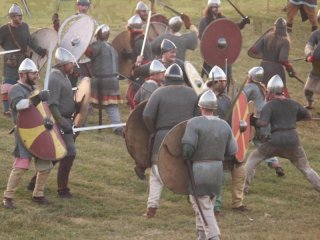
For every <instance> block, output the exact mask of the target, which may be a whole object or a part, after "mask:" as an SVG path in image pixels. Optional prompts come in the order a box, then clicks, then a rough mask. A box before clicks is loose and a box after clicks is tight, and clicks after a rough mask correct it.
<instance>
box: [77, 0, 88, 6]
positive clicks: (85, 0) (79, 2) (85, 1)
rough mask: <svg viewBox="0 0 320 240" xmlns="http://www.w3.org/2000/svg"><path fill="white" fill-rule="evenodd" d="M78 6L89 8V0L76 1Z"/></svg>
mask: <svg viewBox="0 0 320 240" xmlns="http://www.w3.org/2000/svg"><path fill="white" fill-rule="evenodd" d="M77 4H78V5H83V6H89V5H90V0H77Z"/></svg>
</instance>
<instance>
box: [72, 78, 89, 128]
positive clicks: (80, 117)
mask: <svg viewBox="0 0 320 240" xmlns="http://www.w3.org/2000/svg"><path fill="white" fill-rule="evenodd" d="M90 94H91V86H90V78H88V77H84V78H83V79H81V80H80V82H79V83H78V87H77V90H76V93H75V95H74V99H75V102H76V103H77V104H79V105H80V107H79V109H77V110H78V111H79V112H78V113H77V114H76V115H75V118H74V121H73V122H74V125H75V126H77V127H82V126H83V125H84V124H85V122H86V120H87V117H88V113H89V106H90V100H91V95H90Z"/></svg>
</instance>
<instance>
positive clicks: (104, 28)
mask: <svg viewBox="0 0 320 240" xmlns="http://www.w3.org/2000/svg"><path fill="white" fill-rule="evenodd" d="M99 32H101V37H102V38H107V36H108V35H109V32H110V28H109V26H108V25H107V24H102V25H100V26H98V27H97V29H96V31H95V33H94V35H95V36H97V34H98V33H99Z"/></svg>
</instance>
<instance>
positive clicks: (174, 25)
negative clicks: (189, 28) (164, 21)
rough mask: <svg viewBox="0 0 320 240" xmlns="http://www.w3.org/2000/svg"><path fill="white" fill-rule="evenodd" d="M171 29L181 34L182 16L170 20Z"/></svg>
mask: <svg viewBox="0 0 320 240" xmlns="http://www.w3.org/2000/svg"><path fill="white" fill-rule="evenodd" d="M169 27H170V29H171V30H172V31H173V32H179V31H180V29H181V27H182V19H181V17H180V16H174V17H172V18H170V20H169Z"/></svg>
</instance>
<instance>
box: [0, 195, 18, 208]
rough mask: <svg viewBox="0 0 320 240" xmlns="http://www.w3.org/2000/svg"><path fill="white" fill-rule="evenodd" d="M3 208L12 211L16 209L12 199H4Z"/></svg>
mask: <svg viewBox="0 0 320 240" xmlns="http://www.w3.org/2000/svg"><path fill="white" fill-rule="evenodd" d="M2 203H3V206H4V207H5V208H7V209H14V208H16V205H15V204H14V201H13V199H12V198H6V197H5V198H4V199H3V201H2Z"/></svg>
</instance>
